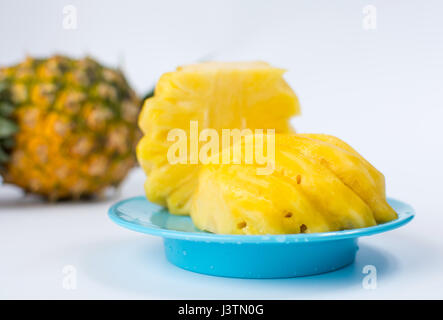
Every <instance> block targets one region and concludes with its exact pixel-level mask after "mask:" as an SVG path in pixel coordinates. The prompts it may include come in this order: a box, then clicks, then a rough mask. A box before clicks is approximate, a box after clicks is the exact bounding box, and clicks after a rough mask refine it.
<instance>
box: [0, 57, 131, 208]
mask: <svg viewBox="0 0 443 320" xmlns="http://www.w3.org/2000/svg"><path fill="white" fill-rule="evenodd" d="M0 81H1V82H2V83H3V84H6V85H7V86H8V88H9V93H10V98H11V99H10V101H5V102H6V103H9V104H11V105H13V108H14V111H13V113H12V115H11V116H10V118H11V119H12V121H14V122H15V124H16V125H17V127H18V130H17V132H16V133H15V135H14V145H13V146H12V147H10V148H9V150H8V152H9V157H8V161H7V162H6V163H5V164H4V165H3V166H2V170H1V174H2V176H3V178H4V181H5V182H7V183H12V184H15V185H17V186H19V187H21V188H23V189H24V190H25V191H28V192H32V193H35V194H39V195H42V196H44V197H47V198H49V199H50V200H57V199H69V198H79V197H82V196H91V195H95V194H98V193H100V192H102V191H103V190H104V189H105V188H106V187H108V186H117V185H118V184H119V183H120V182H121V181H122V180H123V179H124V178H125V176H126V174H127V173H128V171H129V170H130V169H131V168H132V167H133V166H134V164H135V163H136V162H135V155H134V149H135V144H136V142H137V141H138V139H139V137H140V133H139V130H138V128H137V116H138V113H139V109H140V101H139V99H138V97H137V96H136V94H135V92H134V91H133V90H132V89H131V88H130V86H129V85H128V83H127V81H126V79H125V77H124V76H123V74H122V73H121V72H120V71H118V70H114V69H110V68H106V67H103V66H102V65H100V64H99V63H97V62H96V61H94V60H93V59H91V58H84V59H81V60H75V59H70V58H68V57H65V56H52V57H50V58H47V59H34V58H31V57H28V58H27V59H26V60H24V61H23V62H21V63H20V64H18V65H15V66H11V67H5V68H1V69H0Z"/></svg>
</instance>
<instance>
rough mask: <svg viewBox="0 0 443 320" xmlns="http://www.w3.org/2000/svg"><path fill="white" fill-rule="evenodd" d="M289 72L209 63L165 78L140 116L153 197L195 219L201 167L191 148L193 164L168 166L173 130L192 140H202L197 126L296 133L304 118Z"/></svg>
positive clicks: (142, 157) (142, 155) (143, 160)
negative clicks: (299, 117) (297, 119)
mask: <svg viewBox="0 0 443 320" xmlns="http://www.w3.org/2000/svg"><path fill="white" fill-rule="evenodd" d="M283 73H284V70H282V69H277V68H273V67H271V66H269V65H268V64H267V63H264V62H246V63H218V62H217V63H216V62H207V63H200V64H195V65H189V66H185V67H180V68H178V69H177V70H176V71H175V72H170V73H166V74H164V75H163V76H162V77H161V78H160V80H159V81H158V83H157V86H156V89H155V94H154V97H152V98H150V99H147V100H146V102H145V105H144V107H143V110H142V113H141V115H140V117H139V126H140V128H141V129H142V131H143V133H144V137H143V139H142V140H141V141H140V142H139V144H138V146H137V157H138V160H139V163H140V165H141V166H142V168H143V169H144V171H145V173H146V175H147V180H146V183H145V191H146V195H147V198H148V199H149V200H150V201H153V202H155V203H158V204H161V205H164V206H167V207H168V208H169V211H170V212H171V213H174V214H189V210H190V204H191V202H190V199H191V197H192V195H193V192H194V190H195V188H196V184H197V176H198V173H199V171H200V165H201V163H200V161H195V160H196V159H197V158H198V155H196V154H195V153H196V152H198V150H195V149H192V148H191V145H190V143H189V144H188V154H187V158H186V159H187V161H185V162H183V163H174V164H172V163H171V162H170V161H168V151H169V150H170V147H171V146H172V145H173V144H174V142H173V141H168V139H167V137H168V133H170V132H171V130H173V129H182V130H184V132H185V133H186V135H187V137H188V140H189V141H191V139H195V138H197V139H198V138H199V137H198V136H197V137H195V136H194V137H191V135H192V132H191V130H190V126H191V123H190V122H191V121H193V123H194V124H196V125H197V126H198V129H197V132H198V134H199V133H201V131H202V130H203V129H205V128H211V129H216V130H218V132H221V131H222V129H230V128H238V129H244V128H248V129H275V131H276V132H289V131H291V128H290V124H289V118H290V117H292V116H293V115H296V114H298V113H299V103H298V100H297V97H296V96H295V94H294V92H293V91H292V90H291V88H290V87H289V86H288V84H287V83H286V82H285V80H284V79H283V78H282V75H283ZM202 144H204V141H200V143H199V146H201V145H202ZM220 147H221V144H220ZM191 149H192V150H191Z"/></svg>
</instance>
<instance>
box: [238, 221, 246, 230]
mask: <svg viewBox="0 0 443 320" xmlns="http://www.w3.org/2000/svg"><path fill="white" fill-rule="evenodd" d="M245 227H246V222H244V221H242V222H239V223H237V228H239V229H243V228H245Z"/></svg>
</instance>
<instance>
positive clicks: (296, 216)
mask: <svg viewBox="0 0 443 320" xmlns="http://www.w3.org/2000/svg"><path fill="white" fill-rule="evenodd" d="M257 136H258V135H255V136H254V140H255V139H257ZM254 140H253V139H244V140H242V141H241V142H240V143H241V150H243V152H245V150H246V147H247V146H248V144H252V143H254V142H253V141H254ZM263 141H264V142H266V141H267V140H266V139H263ZM233 148H235V146H233V147H232V148H231V154H233V153H234V151H233ZM225 151H226V150H224V152H225ZM268 151H272V150H270V148H269V149H268ZM214 157H219V158H220V159H221V155H215V156H214ZM219 163H220V164H207V165H205V166H203V167H202V168H201V170H200V175H199V181H198V186H197V189H196V191H195V194H194V197H193V204H192V208H191V217H192V219H193V221H194V224H195V225H196V226H197V227H198V228H200V229H202V230H207V231H210V232H215V233H223V234H289V233H312V232H326V231H337V230H343V229H354V228H362V227H368V226H373V225H375V224H376V223H383V222H386V221H390V220H393V219H395V218H396V217H397V214H396V213H395V211H394V210H393V209H392V208H391V207H390V206H389V204H388V203H387V202H386V196H385V188H384V177H383V175H382V174H381V173H380V172H379V171H377V170H376V169H375V168H374V167H373V166H372V165H370V164H369V163H368V162H367V161H366V160H365V159H363V158H362V157H361V156H360V155H359V154H358V153H357V152H356V151H354V149H352V148H351V147H349V146H348V145H347V144H346V143H344V142H343V141H341V140H339V139H338V138H335V137H332V136H328V135H312V134H277V135H276V136H275V163H274V165H275V166H274V170H273V171H272V172H270V174H267V175H262V174H261V175H259V174H257V168H258V167H259V166H258V165H257V164H254V163H252V164H249V165H248V164H245V163H242V164H232V163H231V164H226V163H225V164H223V163H222V161H219Z"/></svg>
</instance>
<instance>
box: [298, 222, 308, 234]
mask: <svg viewBox="0 0 443 320" xmlns="http://www.w3.org/2000/svg"><path fill="white" fill-rule="evenodd" d="M307 229H308V227H307V226H306V225H305V224H302V225H300V233H305V232H306V230H307Z"/></svg>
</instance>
